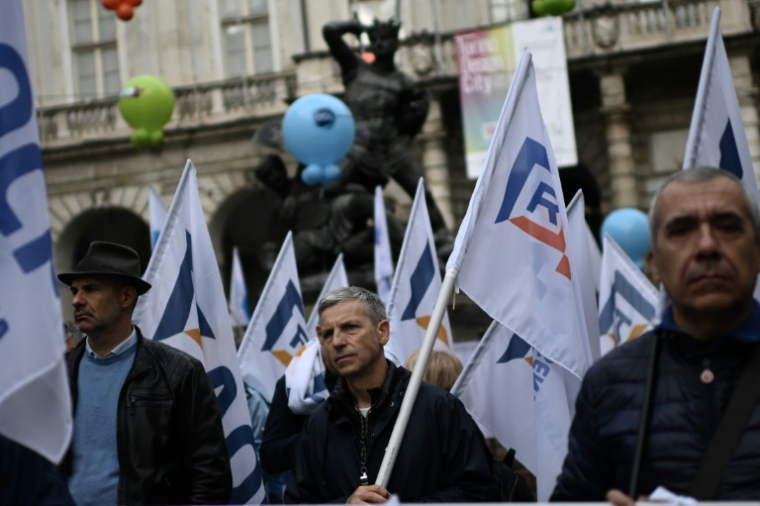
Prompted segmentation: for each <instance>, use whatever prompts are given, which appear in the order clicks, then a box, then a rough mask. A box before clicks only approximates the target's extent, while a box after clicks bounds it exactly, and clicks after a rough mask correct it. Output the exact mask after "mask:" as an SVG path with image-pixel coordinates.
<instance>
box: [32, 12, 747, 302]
mask: <svg viewBox="0 0 760 506" xmlns="http://www.w3.org/2000/svg"><path fill="white" fill-rule="evenodd" d="M577 3H578V8H576V10H575V11H573V12H571V13H569V14H567V15H565V16H564V38H565V49H566V53H567V59H568V69H569V78H570V89H571V97H572V104H573V113H574V122H575V129H576V139H577V148H578V158H579V168H578V169H577V170H576V172H578V173H580V177H579V179H578V180H579V181H585V182H584V183H583V184H582V185H586V186H587V188H586V190H587V192H588V193H593V192H594V191H596V192H597V196H596V197H595V198H589V195H588V194H587V202H589V203H590V204H591V206H592V207H596V210H597V211H598V212H608V211H610V210H612V209H614V208H617V207H621V206H634V207H640V208H646V207H647V205H648V201H649V198H650V197H651V195H652V193H653V192H654V191H655V190H656V188H657V186H658V185H659V183H660V182H661V181H662V179H663V178H664V177H666V176H667V175H668V174H670V173H671V172H673V171H675V170H677V169H678V168H679V167H680V163H681V160H682V157H683V151H684V146H685V142H686V136H687V132H688V126H689V122H690V118H691V112H692V108H693V103H694V97H695V95H696V88H697V82H698V78H699V71H700V67H701V62H702V56H703V51H704V44H705V40H706V37H707V32H708V28H709V24H710V16H711V13H712V10H713V8H714V7H715V6H716V5H717V6H720V7H721V9H722V11H723V18H722V23H721V29H722V32H723V35H724V39H725V42H726V47H727V50H728V53H729V57H730V63H731V68H732V71H733V77H734V82H735V84H736V87H737V93H738V96H739V100H740V102H741V107H742V115H743V119H744V123H745V129H746V132H747V136H748V138H749V142H750V146H751V149H752V156H753V160H754V162H755V169H756V170H757V169H758V168H759V167H760V129H759V127H758V104H757V89H758V87H757V80H758V79H757V78H758V47H760V38H759V37H758V32H757V28H758V27H759V26H760V23H759V22H760V15H758V9H759V8H760V2H758V0H662V1H633V0H631V1H622V0H612V1H611V2H606V3H602V2H597V1H596V0H583V1H580V0H579V1H578V2H577ZM395 4H396V2H392V1H391V2H388V1H380V0H359V1H349V0H161V1H157V0H146V1H144V2H143V4H142V5H141V6H140V7H139V8H138V9H136V13H135V17H134V18H133V19H132V20H131V21H129V22H121V21H118V20H116V19H115V16H114V14H113V12H110V11H106V10H105V9H103V8H102V6H101V5H100V2H99V0H24V7H25V11H26V12H25V14H26V24H27V33H28V36H29V49H30V59H31V62H30V64H31V67H32V76H33V88H34V91H35V95H36V101H37V106H38V119H39V127H40V136H41V142H42V147H43V156H44V163H45V168H46V177H47V187H48V194H49V207H50V216H51V228H52V233H53V241H54V253H55V259H56V266H57V268H58V269H69V268H71V267H72V265H73V263H75V262H76V260H77V259H78V258H79V257H80V256H81V255H82V254H83V253H84V250H85V249H86V245H87V244H88V243H89V241H90V240H92V239H94V238H105V239H109V238H110V239H118V240H120V241H123V242H126V243H128V244H131V245H132V246H134V247H135V248H136V249H138V251H139V252H140V254H141V255H142V256H143V259H144V261H145V263H147V259H148V257H149V255H150V245H149V234H148V224H147V222H148V204H147V202H148V189H149V187H150V186H151V185H153V186H155V187H157V188H158V189H159V191H160V192H161V194H162V195H163V197H164V199H165V200H166V201H167V203H168V202H169V200H170V199H171V196H172V194H173V192H174V189H175V187H176V184H177V182H178V181H179V176H180V174H181V172H182V169H183V167H184V164H185V161H186V159H188V158H190V159H192V160H193V162H194V163H195V166H196V167H197V169H198V181H199V185H200V191H201V199H202V203H203V207H204V210H205V212H206V217H207V220H208V223H209V228H210V231H211V235H212V238H213V240H214V245H215V249H216V253H217V258H218V261H219V264H220V267H221V268H222V272H223V275H224V276H225V277H228V273H229V270H230V265H231V251H232V248H233V246H237V247H238V248H239V249H240V251H241V254H242V256H243V265H244V269H245V271H246V276H247V280H248V284H249V293H251V298H252V299H253V300H255V298H256V294H257V293H258V291H259V290H261V288H262V287H263V283H264V280H265V279H266V275H267V266H268V264H269V263H270V262H271V257H272V254H273V251H274V253H276V248H277V247H279V241H281V240H282V238H283V237H284V234H285V233H286V231H285V230H283V229H282V226H281V225H279V224H278V222H277V220H276V219H275V217H274V214H275V209H276V199H275V198H274V196H273V195H272V194H271V193H270V192H269V191H268V190H267V189H265V188H263V186H262V185H261V184H260V183H259V182H258V181H257V180H256V178H255V177H254V175H253V173H252V169H253V167H255V165H256V162H257V159H258V156H259V155H260V154H261V150H260V149H257V148H256V147H255V146H254V145H253V144H252V143H251V137H252V135H253V134H255V132H256V131H257V130H258V128H259V127H260V126H261V125H262V124H264V123H265V122H266V121H267V120H269V119H271V118H274V117H277V116H279V115H281V114H283V113H284V111H285V110H286V108H287V104H288V103H289V102H290V101H292V100H294V99H295V98H297V97H299V96H302V95H304V94H308V93H314V92H327V93H340V92H341V91H342V84H341V81H340V72H339V69H338V68H337V65H336V64H335V62H334V61H333V60H332V59H331V57H330V55H329V54H328V53H327V49H326V45H325V43H324V41H323V40H322V37H321V27H322V25H324V24H325V23H326V22H328V21H330V20H336V19H349V18H350V17H352V15H353V13H354V12H359V14H360V17H361V18H362V19H364V20H365V21H369V20H371V18H372V16H378V17H388V16H389V15H390V14H393V13H394V8H398V9H399V11H398V12H399V15H400V18H401V20H402V33H401V35H402V47H401V50H400V51H399V55H398V56H399V66H400V67H401V69H402V70H404V71H405V72H407V73H409V74H410V75H412V76H413V77H415V78H416V79H417V80H418V81H420V82H421V83H423V84H425V85H426V86H427V87H428V88H429V89H430V90H431V92H432V94H433V102H432V108H431V112H430V115H429V116H428V119H427V122H426V124H425V126H424V129H423V132H422V134H421V135H420V136H419V137H418V138H417V140H416V146H415V149H416V152H417V155H418V159H419V161H420V162H421V163H422V165H423V167H424V170H425V175H426V180H427V182H428V184H429V186H430V187H431V190H432V192H433V194H434V196H435V197H436V200H437V202H438V205H439V207H440V208H441V210H442V212H443V214H444V217H445V219H446V221H447V223H448V225H449V226H450V227H451V228H452V230H456V228H457V227H458V225H459V222H460V220H461V218H462V216H463V215H464V212H465V210H466V206H467V202H468V200H469V197H470V193H471V190H472V188H473V186H474V182H473V181H469V180H467V179H466V177H465V167H464V147H463V139H462V131H461V111H460V107H459V91H458V79H457V66H456V57H455V49H454V43H453V35H454V33H455V32H456V31H459V30H463V29H467V28H475V27H486V26H492V25H497V24H500V23H504V22H506V21H508V20H509V19H526V18H527V17H528V10H527V2H526V1H525V0H430V1H427V2H426V1H421V0H414V1H413V0H402V1H400V2H398V7H395ZM139 74H152V75H156V76H159V77H161V78H162V79H163V80H165V81H166V82H167V83H168V84H169V85H170V86H171V87H172V88H173V89H174V92H175V95H176V99H177V102H176V107H175V111H174V115H173V117H172V119H171V121H170V122H169V123H168V124H167V125H166V127H165V134H166V141H165V143H164V145H163V146H162V147H160V148H158V149H138V148H135V147H134V146H132V145H131V144H130V142H129V134H130V129H129V128H128V126H127V125H126V124H125V123H124V122H123V120H122V119H121V117H120V115H119V112H118V108H117V95H118V92H119V89H120V87H121V85H122V83H124V82H126V81H127V80H128V79H129V78H130V77H133V76H135V75H139ZM568 174H570V172H568ZM584 175H585V176H584ZM584 177H585V179H584ZM588 185H590V186H591V187H588ZM571 186H572V184H571ZM386 194H387V196H388V198H389V199H390V200H395V201H396V202H397V204H398V206H397V210H398V213H399V214H401V215H403V214H404V213H405V212H406V211H407V210H408V206H409V204H410V202H409V198H408V197H407V196H406V195H405V194H403V192H401V191H400V189H399V188H398V187H394V186H393V184H391V185H389V187H388V188H387V190H386ZM328 267H329V266H328Z"/></svg>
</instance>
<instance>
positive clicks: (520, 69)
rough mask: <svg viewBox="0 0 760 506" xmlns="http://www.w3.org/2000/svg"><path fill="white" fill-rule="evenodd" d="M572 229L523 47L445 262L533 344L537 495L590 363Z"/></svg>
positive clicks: (551, 472)
mask: <svg viewBox="0 0 760 506" xmlns="http://www.w3.org/2000/svg"><path fill="white" fill-rule="evenodd" d="M573 228H574V229H575V230H578V227H577V226H576V227H573ZM572 232H573V230H572V229H571V227H570V226H569V224H568V217H567V212H566V210H565V206H564V198H563V195H562V187H561V185H560V180H559V172H558V169H557V164H556V162H555V160H554V154H553V152H552V148H551V143H550V141H549V136H548V134H547V132H546V128H545V127H544V123H543V120H542V119H541V111H540V107H539V103H538V96H537V93H536V82H535V73H534V70H533V65H532V62H531V55H530V53H529V52H527V51H525V52H524V53H523V55H522V56H521V58H520V62H519V63H518V66H517V70H516V72H515V75H514V77H513V80H512V84H511V86H510V90H509V93H508V94H507V99H506V102H505V104H504V108H503V110H502V113H501V117H500V118H499V123H498V125H497V127H496V133H495V135H494V137H493V139H492V142H491V146H490V148H489V152H488V155H487V157H486V162H485V166H484V168H483V170H482V172H481V174H480V177H479V178H478V181H477V183H476V185H475V190H474V192H473V196H472V199H471V200H470V205H469V207H468V210H467V214H466V215H465V218H464V221H463V223H462V226H461V227H460V229H459V233H458V234H457V238H456V241H455V244H454V251H453V252H452V254H451V257H450V258H449V262H448V264H447V268H448V269H449V270H452V271H454V272H457V273H458V278H457V282H458V285H459V287H461V289H463V290H464V291H465V292H466V293H467V295H468V296H469V297H470V298H471V299H472V300H473V301H474V302H476V303H477V304H478V305H479V306H480V307H481V308H483V309H484V310H485V311H486V312H487V313H488V314H489V315H490V316H491V317H492V318H494V319H495V320H496V321H497V322H498V323H499V324H501V325H503V326H504V327H506V328H507V329H509V331H511V332H513V333H516V334H517V335H518V336H520V338H521V339H522V340H523V341H525V342H526V343H527V344H528V345H529V347H530V348H532V353H533V390H532V392H533V398H534V400H533V410H534V416H535V440H534V441H535V445H536V472H535V474H536V478H537V484H538V499H539V501H546V500H548V498H549V495H550V494H551V491H552V489H553V487H554V485H555V482H556V478H557V476H558V475H559V472H560V471H561V468H562V461H563V460H564V457H565V454H566V453H567V433H568V430H569V427H570V421H571V419H572V416H573V406H574V403H575V397H576V396H577V392H578V391H579V388H580V382H581V378H582V377H583V375H584V374H585V372H586V370H587V369H588V367H589V366H590V365H591V363H592V362H593V353H592V350H591V346H590V337H589V332H588V329H587V326H586V318H585V316H584V312H583V304H582V297H581V294H582V293H583V290H582V288H581V285H580V284H579V283H580V280H579V278H580V277H582V276H583V271H584V270H585V269H584V268H583V266H582V265H581V263H580V262H579V259H577V258H574V255H576V251H577V249H578V248H577V247H576V246H574V243H575V242H577V241H578V238H580V237H583V238H584V240H583V242H584V243H585V236H584V235H580V234H577V233H576V234H575V235H572ZM497 402H499V403H502V402H503V400H498V401H497ZM507 444H512V443H511V442H509V441H508V442H507Z"/></svg>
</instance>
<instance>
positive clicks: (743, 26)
mask: <svg viewBox="0 0 760 506" xmlns="http://www.w3.org/2000/svg"><path fill="white" fill-rule="evenodd" d="M719 4H720V7H721V10H722V16H721V23H720V26H721V31H722V33H723V35H724V36H727V35H733V34H737V33H745V32H750V31H752V29H753V28H752V23H751V21H750V8H749V4H748V3H747V2H746V0H729V1H726V0H723V1H720V2H719V1H718V0H662V1H653V2H625V3H623V2H613V3H609V2H607V3H605V4H599V3H593V4H592V5H590V6H589V7H587V8H585V9H582V10H577V11H574V12H573V13H571V14H568V15H566V16H565V17H564V29H565V50H566V53H567V58H568V60H570V61H572V60H573V59H578V58H588V57H593V56H603V55H614V54H616V53H622V52H627V51H636V50H641V49H647V48H652V47H657V46H662V45H666V44H673V43H683V42H690V41H697V40H704V39H706V37H707V32H708V31H709V28H710V19H711V17H712V13H713V9H715V7H717V6H718V5H719Z"/></svg>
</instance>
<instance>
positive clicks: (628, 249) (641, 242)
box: [601, 207, 650, 267]
mask: <svg viewBox="0 0 760 506" xmlns="http://www.w3.org/2000/svg"><path fill="white" fill-rule="evenodd" d="M604 234H610V237H612V238H613V239H615V242H616V243H618V245H619V246H620V247H621V248H622V250H623V251H625V253H626V254H627V255H628V258H630V259H631V260H633V261H634V262H635V263H636V264H637V265H639V267H642V266H643V265H644V264H643V260H644V257H645V256H646V254H647V252H648V251H649V246H650V238H649V220H648V219H647V215H646V214H644V213H643V212H642V211H640V210H638V209H634V208H631V207H624V208H622V209H617V210H615V211H612V212H611V213H610V214H608V215H607V217H606V218H605V219H604V222H603V223H602V230H601V235H602V238H604ZM602 242H604V241H602Z"/></svg>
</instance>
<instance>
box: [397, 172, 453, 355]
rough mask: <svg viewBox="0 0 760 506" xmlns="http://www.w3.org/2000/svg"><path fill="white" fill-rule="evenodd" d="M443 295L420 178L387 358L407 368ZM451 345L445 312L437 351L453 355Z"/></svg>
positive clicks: (404, 249) (404, 247) (401, 257)
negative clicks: (408, 359) (436, 303)
mask: <svg viewBox="0 0 760 506" xmlns="http://www.w3.org/2000/svg"><path fill="white" fill-rule="evenodd" d="M440 291H441V271H440V269H439V268H438V255H437V254H436V251H435V240H434V239H433V229H432V227H431V226H430V216H429V215H428V209H427V203H426V201H425V183H424V181H423V179H421V178H420V181H419V183H418V184H417V193H416V194H415V196H414V203H413V204H412V212H411V214H410V215H409V223H407V225H406V233H405V234H404V244H403V245H402V247H401V254H400V255H399V259H398V264H397V265H396V274H395V275H394V276H393V284H392V285H391V293H390V299H389V300H388V321H390V324H391V335H390V339H389V341H388V344H386V345H385V356H386V357H388V358H389V359H390V360H392V361H393V362H395V363H396V365H400V366H403V365H404V364H405V363H406V359H407V358H409V355H411V354H412V353H413V352H415V351H417V350H419V349H420V346H422V341H423V340H424V339H425V331H426V330H427V328H428V324H429V323H430V316H431V314H432V313H433V307H434V306H435V301H436V299H437V298H438V292H440ZM451 342H452V341H451V324H450V323H449V315H448V313H447V312H444V314H443V321H442V322H441V327H440V328H439V329H438V339H437V340H436V342H435V349H439V350H446V351H451Z"/></svg>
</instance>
